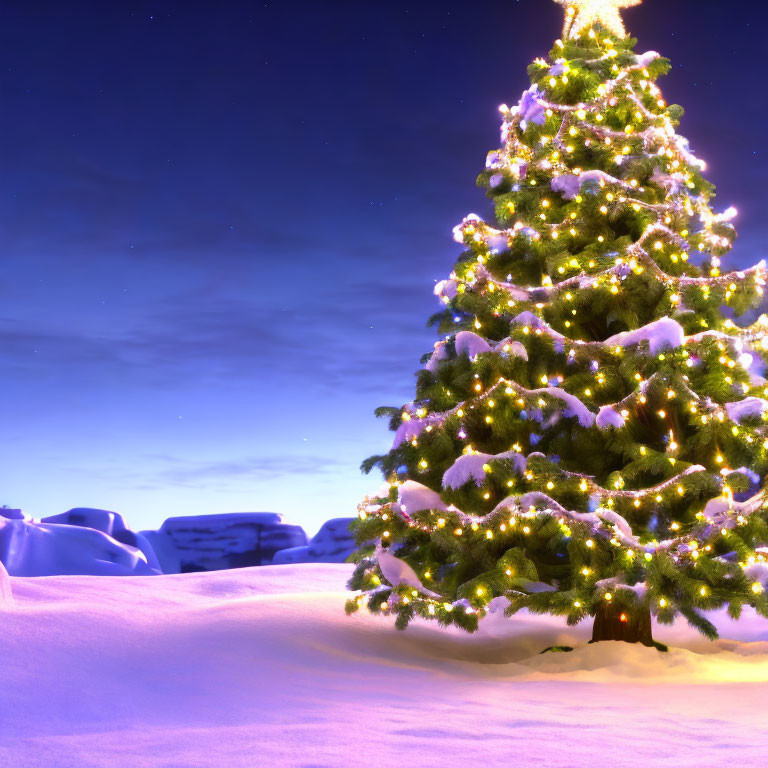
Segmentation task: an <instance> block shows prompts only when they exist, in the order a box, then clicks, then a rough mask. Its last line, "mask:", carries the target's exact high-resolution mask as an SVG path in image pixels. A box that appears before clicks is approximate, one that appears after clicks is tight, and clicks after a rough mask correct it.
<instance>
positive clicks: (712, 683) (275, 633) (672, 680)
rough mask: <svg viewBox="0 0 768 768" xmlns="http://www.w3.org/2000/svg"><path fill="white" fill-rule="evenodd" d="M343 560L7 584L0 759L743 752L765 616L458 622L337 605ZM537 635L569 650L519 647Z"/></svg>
mask: <svg viewBox="0 0 768 768" xmlns="http://www.w3.org/2000/svg"><path fill="white" fill-rule="evenodd" d="M348 573H349V566H346V565H286V566H272V567H264V568H250V569H242V570H238V571H219V572H214V573H205V574H187V575H181V576H155V577H143V578H142V577H124V578H116V577H105V576H102V577H92V576H58V577H48V578H39V579H31V578H30V579H21V578H18V579H13V580H12V582H13V592H14V597H15V607H12V608H10V609H8V608H5V609H2V608H0V685H2V689H0V766H12V767H13V768H49V767H50V768H90V767H91V766H109V768H115V767H118V768H123V767H124V766H125V767H126V768H128V767H130V768H145V767H146V766H153V768H154V767H160V766H162V767H163V768H171V767H173V768H196V767H197V766H222V768H235V767H239V766H247V767H248V768H261V767H262V766H302V767H303V768H310V767H311V768H320V767H321V766H333V767H334V768H335V767H336V766H353V767H355V768H356V767H357V766H366V767H376V766H392V765H402V766H404V767H405V766H409V767H411V766H412V767H413V768H429V767H430V766H462V768H463V767H465V766H471V765H476V764H477V763H478V761H485V764H486V765H489V766H495V765H502V764H503V765H505V766H529V765H535V766H536V767H537V768H548V766H558V768H580V767H581V766H590V768H591V767H593V766H594V767H596V768H600V767H601V766H612V767H618V768H621V767H622V766H640V765H644V766H653V767H654V768H658V767H659V766H668V767H669V768H686V767H687V766H696V767H697V768H709V767H710V766H711V767H712V768H722V767H723V766H726V765H731V764H732V765H747V766H751V765H758V764H762V763H763V761H764V759H765V755H766V753H768V719H767V718H766V716H765V708H766V704H765V702H766V696H768V622H766V621H764V620H762V619H757V618H754V617H751V616H750V617H746V620H743V621H742V622H740V623H738V624H734V623H731V622H729V621H728V620H722V621H720V622H719V623H720V626H721V631H722V635H723V637H724V638H726V639H723V640H721V641H719V642H718V643H717V644H711V643H709V642H708V641H706V640H703V639H700V638H699V637H697V636H695V635H693V634H692V633H691V632H690V631H689V630H687V629H686V628H685V627H683V626H680V627H676V628H674V629H673V630H672V631H669V630H667V631H664V630H658V631H657V639H659V640H663V641H665V642H670V643H671V644H672V645H673V646H674V647H673V650H672V651H671V652H670V653H669V654H661V653H659V652H657V651H655V650H652V649H647V648H643V647H635V646H628V645H626V644H621V643H602V644H598V645H592V646H587V645H585V644H584V641H585V636H586V633H587V627H586V626H585V627H584V628H583V629H582V628H579V629H577V630H576V631H573V630H569V629H567V628H566V627H564V626H563V625H562V624H561V623H559V622H557V621H554V620H549V619H542V618H540V617H526V616H521V617H518V618H516V619H514V620H507V619H503V618H500V619H498V620H497V619H496V618H495V617H492V618H491V620H490V623H489V624H488V625H487V626H486V628H484V629H481V631H480V632H479V633H478V634H476V635H474V636H469V635H465V634H463V633H462V634H459V633H457V632H450V633H449V632H445V631H441V630H439V629H438V628H437V627H433V626H432V625H420V626H412V627H411V628H409V629H408V630H407V631H406V632H405V633H401V632H397V631H396V630H394V629H393V628H392V627H391V622H388V621H386V620H383V619H377V618H374V617H370V616H367V615H363V614H358V615H356V616H353V617H346V616H345V615H344V612H343V603H344V597H345V596H344V592H343V589H344V582H345V580H346V578H347V575H348ZM554 643H570V644H574V643H575V644H579V647H578V649H577V650H576V651H575V652H573V653H569V654H556V655H555V654H546V655H544V656H541V655H539V654H538V651H540V650H541V649H542V648H544V647H546V646H548V645H552V644H554Z"/></svg>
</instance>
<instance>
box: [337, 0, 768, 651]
mask: <svg viewBox="0 0 768 768" xmlns="http://www.w3.org/2000/svg"><path fill="white" fill-rule="evenodd" d="M556 1H557V2H558V3H560V4H561V5H564V6H565V7H566V23H565V29H564V33H563V39H561V40H557V41H556V42H555V45H554V47H553V49H552V51H551V52H550V54H549V56H548V57H547V58H539V59H536V60H535V61H534V62H533V64H531V66H530V67H529V75H530V80H531V86H530V88H528V89H527V90H526V91H525V92H524V93H523V95H522V97H521V99H520V101H519V103H518V104H517V105H516V106H513V107H511V108H510V107H507V106H502V107H501V108H500V109H501V114H502V121H503V122H502V128H501V147H500V148H499V149H497V150H494V151H492V152H490V154H489V155H488V159H487V163H486V169H485V170H484V171H483V173H482V174H481V176H480V183H481V184H482V186H484V187H485V188H486V190H487V194H488V196H489V197H490V198H491V200H492V201H493V205H494V209H495V222H494V223H487V222H486V221H484V220H483V219H482V218H480V217H479V216H476V215H470V216H467V217H466V218H465V219H464V221H463V222H462V223H461V224H460V225H459V226H458V227H456V229H455V238H456V240H457V241H458V242H459V243H462V244H463V245H464V247H465V250H464V252H463V253H462V254H461V256H460V257H459V259H458V261H457V262H456V264H455V266H454V268H453V271H452V272H451V273H450V276H449V278H448V279H447V280H444V281H442V282H441V283H439V284H438V285H437V287H436V294H437V295H438V296H439V297H440V299H441V300H442V302H443V304H444V308H443V311H442V312H440V313H439V314H438V315H436V316H435V317H433V322H434V323H435V324H437V326H438V327H439V330H440V332H441V333H442V334H444V336H443V338H442V339H441V340H440V341H439V342H438V343H437V344H436V345H435V349H434V351H433V352H432V353H431V354H430V355H428V356H427V358H428V359H427V358H425V360H424V363H425V365H424V368H423V370H422V371H421V372H420V373H419V375H418V383H417V387H416V397H415V399H414V401H413V402H412V403H409V404H407V405H405V406H403V407H402V408H382V409H380V410H379V412H378V414H379V415H383V416H387V417H389V418H390V419H391V428H392V429H393V430H394V432H395V438H394V444H393V446H392V449H391V450H390V452H389V453H388V454H386V455H383V456H376V457H372V458H371V459H369V460H368V461H366V462H365V463H364V465H363V468H364V469H365V470H366V471H370V470H371V469H372V468H374V467H379V468H381V469H382V470H383V472H384V474H385V477H386V483H385V486H384V487H383V488H382V489H381V490H380V491H379V492H378V493H377V494H375V495H373V496H371V497H369V498H366V499H365V500H364V502H363V503H362V504H361V505H360V508H359V520H358V521H357V522H356V523H355V526H356V535H357V539H358V543H359V545H360V549H359V551H358V554H357V563H358V564H357V567H356V570H355V572H354V575H353V577H352V579H351V581H350V584H349V586H350V588H351V589H352V590H357V591H359V595H358V596H356V597H353V598H351V599H350V600H349V602H348V606H347V609H348V611H350V612H351V611H354V610H357V609H358V608H360V607H363V606H366V607H367V608H368V609H369V610H371V611H373V612H377V613H378V612H383V613H387V614H394V615H395V616H396V624H397V626H398V627H401V628H404V627H405V626H406V625H407V624H408V622H409V621H410V620H411V619H412V618H414V617H415V616H421V617H422V618H425V619H434V620H436V621H438V622H440V623H441V624H445V625H447V624H456V625H458V626H460V627H463V628H464V629H467V630H470V631H471V630H473V629H475V628H476V627H477V625H478V621H479V620H480V619H481V618H483V617H484V616H485V615H486V614H487V613H488V611H489V608H490V606H491V604H492V603H493V606H494V607H498V606H503V607H504V608H505V610H506V612H507V614H509V615H512V614H514V613H515V612H516V611H519V610H520V609H523V608H525V609H527V610H529V611H533V612H536V613H551V614H556V615H561V616H564V617H565V618H566V619H567V621H568V623H569V624H575V623H577V622H580V621H582V620H585V619H589V618H592V619H594V625H593V639H594V640H603V639H621V640H627V641H630V642H638V641H639V642H642V643H645V644H647V645H651V644H653V638H652V633H651V616H652V615H653V616H655V617H656V618H657V619H658V621H659V622H661V623H669V622H672V621H673V619H674V618H675V617H676V616H677V615H682V616H684V617H685V618H686V619H687V620H688V621H689V622H690V623H691V624H692V625H693V626H695V627H696V628H697V629H699V630H700V631H701V632H703V633H704V634H705V635H708V636H710V637H714V636H715V635H716V630H715V628H714V626H713V625H712V624H711V623H710V622H709V621H708V620H707V618H706V617H705V616H704V615H703V613H702V612H703V611H707V610H710V609H715V608H719V607H721V606H727V607H728V610H729V612H730V614H731V615H732V616H734V617H738V616H739V613H740V612H741V610H742V608H743V606H745V605H751V606H754V608H756V609H757V610H758V611H759V612H760V613H761V614H763V615H768V600H767V599H766V595H765V594H764V591H765V589H766V588H768V565H767V564H766V556H768V549H762V548H761V547H764V546H765V545H766V544H768V501H766V499H767V498H768V497H767V496H766V492H765V491H764V490H763V484H764V479H765V477H766V474H768V425H767V423H766V420H767V419H768V399H766V398H768V387H767V386H766V379H765V378H764V376H763V373H764V363H763V359H764V358H765V356H766V355H765V349H766V347H768V338H765V340H764V331H765V330H766V326H767V325H768V324H767V323H766V321H765V318H764V317H761V319H760V320H758V321H757V322H756V323H754V324H752V325H750V326H748V327H747V326H745V325H743V324H742V325H739V324H737V323H736V322H734V318H738V317H739V316H741V315H743V314H744V313H745V312H746V311H747V310H750V309H753V308H755V307H757V306H758V305H759V304H760V302H761V301H762V299H763V292H764V286H765V281H766V265H765V263H764V262H761V263H760V264H758V265H757V266H755V267H752V268H751V269H746V270H740V271H736V272H725V271H723V269H722V267H721V259H722V258H723V256H724V255H725V254H727V253H728V251H729V250H730V248H731V246H732V243H733V240H734V238H735V231H734V229H733V226H732V224H731V220H732V219H733V217H734V215H735V211H734V210H733V209H728V210H727V211H725V212H724V213H715V212H714V211H713V210H712V208H711V206H710V202H711V199H712V198H713V196H714V188H713V186H712V185H711V184H710V183H709V182H708V181H707V180H706V178H705V177H704V175H703V174H704V171H705V163H704V162H703V161H701V160H700V159H698V158H697V157H696V156H695V155H694V154H693V152H692V151H691V149H690V148H689V146H688V142H687V141H686V140H685V139H684V138H683V137H682V136H681V135H679V134H678V133H677V132H676V127H677V125H678V122H679V119H680V117H681V115H682V109H681V108H680V107H678V106H676V105H669V104H667V103H666V101H665V100H664V97H663V95H662V93H661V91H660V90H659V87H658V86H657V85H656V80H657V79H658V78H659V77H660V76H661V75H663V74H665V73H666V72H667V70H668V69H669V62H668V60H667V59H665V58H663V57H661V56H660V55H659V54H657V53H656V52H653V51H649V52H647V53H642V54H638V53H636V52H635V46H636V41H635V40H633V39H630V38H627V37H626V36H625V33H624V28H623V25H622V22H621V20H620V18H619V14H618V9H619V8H623V7H626V6H629V5H634V4H637V3H636V1H635V0H573V1H572V2H567V0H556Z"/></svg>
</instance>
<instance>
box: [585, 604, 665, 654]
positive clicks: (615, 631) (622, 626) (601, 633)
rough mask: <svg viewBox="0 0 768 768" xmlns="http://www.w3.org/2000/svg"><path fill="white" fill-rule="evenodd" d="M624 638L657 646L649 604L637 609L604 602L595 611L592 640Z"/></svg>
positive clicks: (630, 641) (624, 639)
mask: <svg viewBox="0 0 768 768" xmlns="http://www.w3.org/2000/svg"><path fill="white" fill-rule="evenodd" d="M600 640H623V641H624V642H625V643H642V644H643V645H649V646H651V647H656V643H655V642H654V640H653V634H652V629H651V610H650V608H648V607H647V606H645V607H642V608H640V609H638V610H635V611H629V610H627V609H626V608H620V607H619V606H616V605H613V604H612V603H609V602H602V603H601V604H600V606H599V608H598V609H597V611H596V612H595V622H594V624H593V625H592V641H591V642H593V643H596V642H598V641H600Z"/></svg>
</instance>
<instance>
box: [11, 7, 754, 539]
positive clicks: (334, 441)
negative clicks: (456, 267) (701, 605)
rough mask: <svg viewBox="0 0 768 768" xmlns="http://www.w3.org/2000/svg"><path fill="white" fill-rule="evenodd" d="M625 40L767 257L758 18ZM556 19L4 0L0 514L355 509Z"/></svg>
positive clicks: (738, 257) (635, 22) (748, 257)
mask: <svg viewBox="0 0 768 768" xmlns="http://www.w3.org/2000/svg"><path fill="white" fill-rule="evenodd" d="M624 18H625V20H626V22H627V25H628V28H629V29H630V30H631V32H632V33H633V34H634V35H635V36H637V37H639V38H640V49H641V50H647V49H655V50H658V51H660V52H661V53H663V54H664V55H667V56H669V57H670V58H672V60H673V65H674V68H673V71H672V73H671V74H670V75H669V76H668V77H667V78H665V79H664V80H663V81H662V82H661V86H662V89H663V90H664V93H665V96H666V97H667V99H668V100H669V101H671V102H678V103H681V104H682V105H683V106H684V107H686V110H687V112H686V116H685V118H684V121H683V125H682V127H681V132H682V133H683V134H685V135H687V136H688V137H689V138H690V140H691V144H692V146H693V148H694V150H695V151H696V152H697V153H698V154H699V156H701V157H703V158H704V159H706V160H707V161H708V163H709V171H708V175H709V178H710V179H711V180H712V181H714V182H715V183H716V184H717V185H718V191H719V205H720V206H721V207H722V208H725V207H726V206H727V205H729V204H734V205H736V206H737V207H738V208H739V210H740V217H739V220H738V226H739V230H740V234H741V237H740V240H739V241H738V244H737V247H736V250H735V252H734V255H733V257H732V260H731V262H730V263H731V264H738V265H740V266H743V265H747V264H750V263H752V262H754V261H757V260H758V259H759V258H762V257H764V256H766V255H768V252H767V251H768V249H767V248H766V247H765V246H766V239H767V238H766V236H767V235H768V218H767V217H766V214H765V211H766V210H768V189H767V187H768V182H767V181H766V179H767V178H768V155H766V152H765V137H766V126H767V125H768V99H767V98H766V96H765V93H766V91H765V85H764V81H765V77H766V70H765V27H766V22H767V21H768V11H767V10H766V6H765V5H764V4H762V3H760V4H759V5H757V4H754V3H746V2H742V3H729V4H724V3H723V2H720V1H719V0H708V1H707V0H698V1H697V2H694V1H693V0H645V3H644V5H643V6H641V7H639V8H634V9H630V10H628V11H626V12H624ZM561 19H562V11H561V9H560V8H559V7H558V6H556V5H555V4H554V3H552V2H550V0H517V1H515V0H472V1H470V0H444V1H443V2H429V1H427V0H412V1H410V2H409V1H407V0H375V1H370V2H365V1H364V0H314V1H313V2H307V1H304V2H295V1H292V0H280V2H233V1H232V0H218V1H217V2H213V1H212V0H210V1H209V2H202V0H198V2H189V1H188V0H183V1H182V0H177V2H169V1H168V2H121V0H109V2H105V1H104V0H99V1H98V2H78V1H77V0H56V2H37V1H36V0H23V1H21V0H19V1H18V2H2V3H0V259H2V270H1V271H0V381H2V390H1V392H2V398H1V399H0V429H1V430H2V437H1V438H0V504H1V503H6V504H9V505H12V506H21V507H23V508H24V509H25V510H26V511H27V512H28V513H29V514H32V515H34V516H35V517H41V516H44V515H48V514H52V513H55V512H59V511H62V510H64V509H67V508H69V507H72V506H76V505H88V506H99V507H106V508H111V509H116V510H119V511H121V512H123V513H124V514H125V515H126V517H127V519H128V521H129V523H130V524H131V525H133V526H134V527H136V528H141V527H147V526H154V525H156V524H158V523H159V522H160V521H161V520H162V519H163V518H164V517H166V516H168V515H171V514H184V513H202V512H227V511H241V510H255V509H269V510H274V511H279V512H283V513H286V515H287V517H288V518H289V519H291V520H292V521H296V522H300V523H302V524H304V525H306V527H307V528H309V529H314V528H316V527H317V525H319V523H320V522H321V521H322V520H323V519H325V518H327V517H330V516H335V515H350V514H354V511H355V505H356V503H357V501H358V500H359V498H360V497H361V496H362V495H363V494H364V493H365V492H366V491H367V490H372V489H374V488H375V487H376V486H377V485H378V483H379V479H378V478H377V477H373V476H371V477H367V478H366V477H362V476H361V475H360V473H359V471H358V465H359V463H360V461H361V459H363V458H365V457H366V456H367V455H369V454H370V453H376V452H382V451H384V450H386V449H387V448H388V447H389V444H390V435H389V433H388V432H387V431H386V428H385V425H384V423H383V422H380V421H377V420H376V419H375V418H374V417H373V414H372V411H373V409H374V408H375V407H376V406H377V405H399V404H401V403H402V402H405V401H406V400H408V399H409V398H410V396H411V395H412V385H413V373H414V371H415V370H416V369H417V368H418V358H419V356H420V355H421V354H422V353H423V352H425V351H427V350H428V349H430V348H431V345H432V342H433V340H434V337H433V334H432V331H430V330H428V329H426V328H425V321H426V318H427V317H428V315H429V314H431V313H432V312H433V311H434V310H435V309H436V303H435V300H434V298H433V297H432V287H433V285H434V281H435V280H437V279H441V278H442V277H444V276H445V275H446V274H447V273H448V272H449V271H450V268H451V266H452V264H453V261H454V259H455V257H456V255H457V246H455V245H454V243H453V242H452V240H451V237H450V232H451V228H452V227H453V226H454V225H455V224H456V223H458V221H459V220H460V219H461V218H462V216H463V215H464V214H466V213H468V212H470V211H476V212H478V213H481V214H485V213H486V212H487V205H486V203H485V200H484V198H483V195H482V193H481V192H480V191H479V190H477V189H476V188H475V186H474V179H475V177H476V175H477V173H478V172H479V171H480V169H481V168H482V165H483V163H484V158H485V153H486V151H487V150H489V149H491V148H494V147H495V146H497V142H498V123H499V117H498V111H497V107H498V105H499V104H500V103H502V102H509V103H514V102H515V101H516V100H517V99H518V97H519V94H520V92H521V91H522V90H523V89H524V88H525V87H527V85H528V81H527V78H526V74H525V68H526V66H527V65H528V63H529V62H530V61H531V60H532V59H533V58H535V57H536V56H538V55H542V54H545V53H546V52H547V51H548V50H549V48H550V47H551V45H552V42H553V40H554V39H555V38H556V37H557V36H558V35H559V33H560V29H561Z"/></svg>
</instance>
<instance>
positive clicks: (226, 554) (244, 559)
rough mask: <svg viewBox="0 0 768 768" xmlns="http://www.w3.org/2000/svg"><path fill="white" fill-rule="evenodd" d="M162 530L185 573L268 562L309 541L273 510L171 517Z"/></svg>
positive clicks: (302, 532)
mask: <svg viewBox="0 0 768 768" xmlns="http://www.w3.org/2000/svg"><path fill="white" fill-rule="evenodd" d="M159 533H161V534H163V535H165V536H167V537H168V539H170V541H171V543H172V545H173V547H174V549H175V550H176V553H177V555H178V562H179V571H180V572H181V573H188V572H193V571H217V570H221V569H224V568H243V567H246V566H251V565H265V564H267V563H271V562H272V558H273V557H274V555H275V553H276V552H279V551H280V550H281V549H288V548H290V547H299V546H303V545H304V544H306V543H307V534H306V533H305V532H304V529H303V528H301V527H300V526H298V525H285V524H284V523H283V519H282V516H281V515H278V514H275V513H273V512H239V513H231V514H222V515H197V516H191V517H171V518H168V520H166V521H165V522H164V523H163V525H162V527H161V528H160V531H159Z"/></svg>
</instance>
